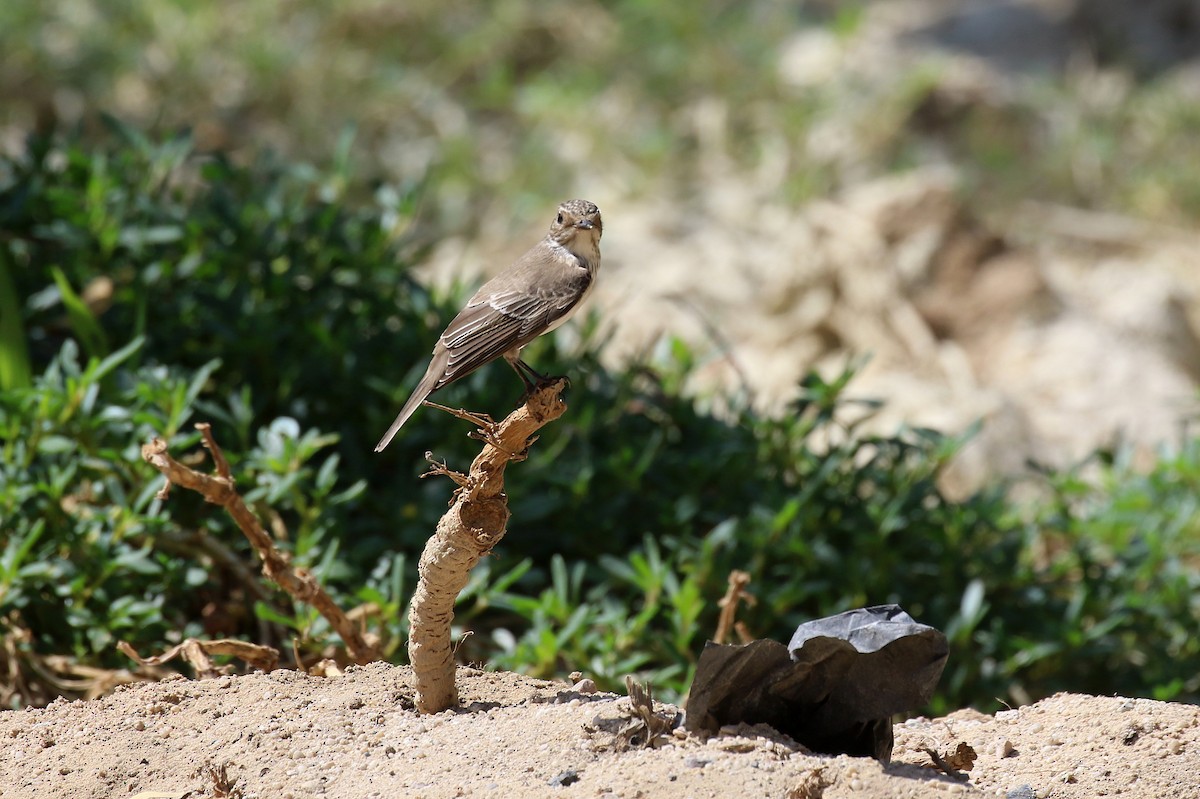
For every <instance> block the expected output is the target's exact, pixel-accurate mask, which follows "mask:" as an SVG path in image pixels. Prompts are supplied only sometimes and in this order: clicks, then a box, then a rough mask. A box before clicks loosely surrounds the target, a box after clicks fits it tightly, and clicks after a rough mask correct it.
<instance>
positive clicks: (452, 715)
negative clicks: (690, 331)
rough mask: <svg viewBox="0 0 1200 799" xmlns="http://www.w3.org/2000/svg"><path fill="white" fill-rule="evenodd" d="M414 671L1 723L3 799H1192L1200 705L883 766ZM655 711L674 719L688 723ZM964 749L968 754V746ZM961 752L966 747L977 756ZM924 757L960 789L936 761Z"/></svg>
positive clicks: (24, 715)
mask: <svg viewBox="0 0 1200 799" xmlns="http://www.w3.org/2000/svg"><path fill="white" fill-rule="evenodd" d="M410 678H411V671H410V670H409V669H407V668H404V667H398V666H391V665H388V664H384V663H376V664H372V665H370V666H365V667H359V668H351V669H349V670H348V671H347V672H346V673H345V674H343V675H341V676H337V677H311V676H308V675H305V674H302V673H298V672H293V671H282V670H281V671H276V672H272V673H270V674H262V673H256V674H251V675H247V676H240V677H220V678H217V679H212V680H204V681H199V682H197V681H191V680H186V679H184V678H182V677H179V678H174V679H170V680H167V681H164V682H159V683H142V684H137V685H132V686H124V687H122V688H120V689H118V690H117V691H116V692H115V693H114V694H112V695H110V696H107V697H104V698H101V699H94V700H90V701H82V700H79V701H75V702H67V701H65V700H59V701H57V702H55V703H53V704H51V705H50V706H49V707H46V708H41V709H27V710H20V711H7V712H3V713H0V742H2V744H0V796H2V797H4V798H5V799H18V798H22V799H23V798H24V797H30V798H31V799H32V797H38V799H46V798H47V797H97V798H99V797H105V798H106V799H107V798H108V797H115V798H119V799H133V797H139V799H151V797H158V798H159V799H165V797H176V799H178V798H179V797H222V798H224V797H245V798H246V799H249V797H270V799H286V797H307V796H336V797H341V798H343V799H353V798H354V797H430V798H431V799H432V798H433V797H462V796H480V797H525V796H531V797H540V796H548V797H552V796H561V797H568V796H576V797H583V796H612V797H645V798H646V799H650V798H651V797H760V796H761V797H789V799H820V798H822V797H823V798H824V799H834V797H845V796H854V797H862V798H863V799H872V798H873V797H877V798H878V799H884V797H889V798H892V797H895V798H901V797H926V796H942V795H947V796H963V797H971V796H1007V797H1012V798H1013V799H1032V798H1033V797H1080V798H1082V797H1088V798H1089V799H1091V798H1092V797H1099V796H1122V797H1130V798H1131V799H1162V798H1163V797H1197V796H1200V707H1197V706H1193V705H1181V704H1169V703H1164V702H1155V701H1151V700H1146V699H1124V698H1120V697H1115V698H1113V697H1093V696H1081V695H1075V694H1060V695H1058V696H1054V697H1051V698H1049V699H1045V700H1043V701H1041V702H1038V703H1037V704H1034V705H1030V706H1028V707H1023V708H1020V709H1017V710H1006V711H1002V712H1000V713H997V714H996V715H995V716H986V715H983V714H980V713H977V712H975V711H971V710H966V711H960V712H958V713H954V714H952V715H950V716H948V717H946V718H941V719H935V720H927V719H912V720H909V721H907V722H904V723H901V724H898V725H896V728H895V733H896V748H895V754H894V757H893V761H892V764H891V765H889V766H887V767H884V766H881V765H880V764H879V763H877V762H876V761H874V760H871V759H867V758H852V757H846V756H839V757H827V756H818V755H813V754H811V753H809V752H807V751H806V750H805V749H804V748H803V747H801V746H799V745H797V744H796V743H795V742H793V741H791V740H790V739H788V738H786V737H785V736H782V735H780V734H779V733H776V732H775V731H773V730H772V729H770V728H769V727H765V726H759V727H753V728H750V727H742V728H739V729H737V730H725V731H723V732H722V734H721V735H719V736H716V737H713V738H710V739H708V740H701V739H700V738H698V737H696V736H690V735H686V734H685V733H684V732H683V731H682V730H676V731H674V732H670V731H668V732H667V733H666V734H665V735H662V736H660V737H658V738H657V739H656V740H655V746H653V747H651V748H647V747H646V746H645V745H644V739H645V738H646V737H647V736H646V735H645V729H644V728H643V727H641V726H640V725H639V724H638V723H636V722H631V721H630V718H631V711H630V703H629V700H628V699H627V698H625V697H622V696H618V695H615V694H607V693H594V692H593V693H588V692H586V688H584V689H583V690H578V689H577V688H575V687H572V686H569V685H567V684H564V683H556V682H548V681H544V680H533V679H528V678H525V677H521V676H518V675H515V674H509V673H489V672H483V671H478V670H474V669H466V668H463V669H460V670H459V690H460V693H461V699H462V701H463V707H462V709H460V710H457V711H450V712H446V713H440V714H437V715H433V716H421V715H419V714H418V713H417V712H416V711H415V710H414V709H413V704H412V691H411V689H410V688H409V682H410ZM655 713H656V715H657V716H660V717H662V718H664V719H673V720H676V721H677V720H678V718H679V717H678V715H677V714H678V709H677V708H675V707H673V706H670V705H656V706H655ZM964 744H965V746H963V745H964ZM967 747H969V749H968V748H967ZM929 751H932V752H934V753H937V755H938V757H940V758H941V759H942V760H943V762H945V763H946V765H948V766H952V767H953V766H955V765H957V767H958V768H966V767H967V765H968V761H970V759H971V756H970V755H971V752H974V754H975V755H976V756H977V759H975V761H974V763H973V765H972V766H971V768H970V770H969V772H967V773H966V774H964V775H960V776H958V777H957V778H956V777H954V776H950V775H948V774H946V773H944V772H942V771H939V770H937V769H936V768H933V767H931V766H932V758H931V757H930V755H929Z"/></svg>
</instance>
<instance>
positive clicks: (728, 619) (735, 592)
mask: <svg viewBox="0 0 1200 799" xmlns="http://www.w3.org/2000/svg"><path fill="white" fill-rule="evenodd" d="M748 585H750V572H744V571H742V570H741V569H734V570H733V571H731V572H730V573H729V588H728V590H726V592H725V596H723V597H721V599H720V601H718V602H717V605H719V606H720V608H721V615H720V616H718V617H717V631H716V633H714V634H713V642H714V643H718V644H723V643H725V642H726V641H727V640H728V639H729V631H730V630H734V631H736V632H737V634H738V638H739V639H741V642H742V643H743V644H745V643H749V642H750V640H751V636H750V635H749V631H748V630H747V629H746V626H745V625H744V624H742V623H741V622H738V621H735V619H736V617H737V609H738V605H739V604H740V603H742V602H745V603H746V606H747V607H751V608H752V607H754V604H755V603H756V602H757V601H758V599H757V598H756V597H755V596H754V594H751V593H750V592H749V591H747V590H746V586H748Z"/></svg>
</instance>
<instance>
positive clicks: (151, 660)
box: [117, 638, 279, 679]
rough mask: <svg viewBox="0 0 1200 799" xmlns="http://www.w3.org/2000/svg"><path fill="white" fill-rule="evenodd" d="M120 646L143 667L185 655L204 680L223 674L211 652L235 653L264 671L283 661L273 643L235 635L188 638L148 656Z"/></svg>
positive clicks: (126, 644)
mask: <svg viewBox="0 0 1200 799" xmlns="http://www.w3.org/2000/svg"><path fill="white" fill-rule="evenodd" d="M117 649H120V650H121V651H122V652H124V653H125V654H126V655H127V656H129V657H130V658H132V659H133V660H135V661H137V663H138V665H141V666H161V665H163V664H164V663H167V662H168V661H170V660H173V659H175V658H176V657H180V656H182V657H183V659H184V660H186V661H187V662H188V664H189V665H191V667H192V669H194V670H195V672H196V676H197V677H199V678H201V679H210V678H212V677H219V676H221V674H222V669H221V668H219V667H217V666H216V665H214V664H213V662H212V658H211V657H210V655H232V656H233V657H236V658H241V659H242V660H244V661H246V662H247V663H249V664H250V665H251V666H253V667H254V668H256V669H260V670H262V671H274V670H275V666H276V665H278V664H279V652H277V651H276V650H274V649H272V648H271V647H269V646H259V645H258V644H251V643H247V642H246V641H237V640H234V639H232V638H221V639H218V640H215V641H201V640H199V639H197V638H188V639H187V640H186V641H184V642H183V643H180V644H176V645H175V646H173V647H171V648H170V649H168V650H167V651H166V652H163V653H162V654H161V655H156V656H154V657H148V658H144V657H142V656H141V655H139V654H138V653H137V650H136V649H134V648H133V646H132V645H130V644H129V642H127V641H118V642H117Z"/></svg>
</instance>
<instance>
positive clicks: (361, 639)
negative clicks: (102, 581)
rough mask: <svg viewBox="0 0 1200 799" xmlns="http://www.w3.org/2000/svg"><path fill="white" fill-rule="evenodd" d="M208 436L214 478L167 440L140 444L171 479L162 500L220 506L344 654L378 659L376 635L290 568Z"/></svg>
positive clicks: (203, 427) (205, 428) (207, 430)
mask: <svg viewBox="0 0 1200 799" xmlns="http://www.w3.org/2000/svg"><path fill="white" fill-rule="evenodd" d="M196 429H197V430H199V431H200V432H201V434H202V435H203V436H204V446H205V447H206V448H207V449H208V451H209V452H210V453H211V454H212V458H213V462H214V463H215V464H216V467H217V474H216V475H208V474H201V473H200V472H197V471H195V470H194V469H191V468H189V467H187V466H184V465H183V464H182V463H180V462H179V461H177V460H175V459H174V458H172V457H171V456H170V455H169V454H167V442H166V441H163V440H162V439H161V438H158V437H157V436H156V437H154V438H153V439H151V440H150V442H149V443H148V444H143V445H142V459H143V460H144V461H146V462H147V463H149V464H150V465H151V466H153V467H154V468H155V469H158V471H160V472H162V474H163V476H165V477H166V478H167V482H166V485H164V486H163V488H162V490H161V491H160V492H159V494H158V496H159V498H160V499H165V498H166V497H167V491H168V489H169V488H170V487H171V485H172V484H174V485H179V486H183V487H184V488H187V489H189V490H191V491H195V492H197V493H198V494H200V495H201V496H203V497H204V499H205V500H206V501H208V502H211V503H213V504H214V505H220V506H221V507H222V508H224V509H225V512H226V513H228V514H229V515H230V516H232V517H233V520H234V521H235V522H236V523H237V526H238V527H239V528H241V530H242V533H243V534H244V535H245V536H246V538H247V539H248V540H249V541H250V544H251V546H253V547H254V551H255V552H257V553H258V556H259V558H261V559H262V563H263V574H265V575H266V576H267V578H268V579H270V580H271V581H273V582H274V583H275V584H276V585H278V586H279V587H281V588H282V589H283V590H284V591H287V592H288V594H290V595H291V596H292V598H293V599H295V600H296V601H297V602H303V603H305V604H308V605H312V607H313V608H315V609H316V611H317V612H318V613H320V614H321V615H322V616H324V617H325V619H326V620H328V621H329V624H330V625H331V626H332V627H333V629H334V630H336V631H337V633H338V635H340V636H341V638H342V641H343V642H345V644H346V650H347V652H348V653H349V655H350V657H351V658H352V659H353V660H354V661H355V662H356V663H370V662H371V661H374V660H379V644H378V641H377V640H376V637H375V636H374V635H369V634H366V633H364V632H362V631H361V630H360V629H359V627H358V625H356V624H355V623H354V622H353V621H352V620H351V619H350V618H349V617H348V616H347V615H346V613H345V612H344V611H343V610H342V609H341V608H340V607H338V605H337V603H335V602H334V601H333V599H332V598H331V597H330V596H329V594H327V593H326V592H325V589H324V588H322V587H321V584H320V583H319V582H317V579H316V578H315V577H313V576H312V574H311V573H309V572H308V570H306V569H301V568H298V567H294V566H292V564H291V562H290V559H289V558H288V556H287V555H286V554H285V553H283V552H280V551H279V550H278V549H276V548H275V544H274V542H273V541H272V540H271V537H270V536H269V535H267V533H266V531H265V530H264V529H263V526H262V523H261V522H259V520H258V517H257V516H255V515H254V514H253V513H252V512H251V511H250V509H249V508H247V507H246V503H245V502H244V501H243V500H242V497H241V495H240V494H238V492H237V487H236V486H235V484H234V481H233V478H232V477H231V476H230V473H229V463H228V462H227V461H226V460H225V456H224V454H223V453H222V452H221V448H220V447H219V446H218V445H217V442H216V440H215V439H214V438H213V436H212V431H211V426H210V425H208V424H205V423H201V424H197V425H196Z"/></svg>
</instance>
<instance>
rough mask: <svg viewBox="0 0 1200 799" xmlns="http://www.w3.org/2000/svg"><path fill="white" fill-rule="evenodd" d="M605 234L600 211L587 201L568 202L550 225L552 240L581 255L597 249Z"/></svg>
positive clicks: (560, 207) (559, 207)
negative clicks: (602, 235) (601, 236)
mask: <svg viewBox="0 0 1200 799" xmlns="http://www.w3.org/2000/svg"><path fill="white" fill-rule="evenodd" d="M603 232H604V225H603V223H601V221H600V209H599V208H597V207H596V205H595V203H590V202H588V201H587V200H567V201H566V202H565V203H563V204H562V205H560V206H558V213H557V214H556V215H555V217H554V221H553V222H551V223H550V238H552V239H554V241H556V242H558V243H559V244H561V245H563V246H564V247H566V248H567V249H569V250H571V251H572V252H575V253H576V254H580V255H582V254H583V253H584V252H585V251H588V250H593V249H596V245H597V244H598V243H599V241H600V235H601V234H602V233H603Z"/></svg>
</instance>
